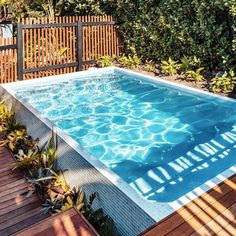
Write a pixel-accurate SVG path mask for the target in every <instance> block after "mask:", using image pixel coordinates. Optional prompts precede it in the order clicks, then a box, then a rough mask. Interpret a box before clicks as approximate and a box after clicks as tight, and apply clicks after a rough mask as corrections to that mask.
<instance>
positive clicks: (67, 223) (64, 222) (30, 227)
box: [0, 148, 98, 236]
mask: <svg viewBox="0 0 236 236" xmlns="http://www.w3.org/2000/svg"><path fill="white" fill-rule="evenodd" d="M14 162H15V160H14V158H13V157H12V155H11V153H10V152H9V151H8V149H7V148H0V236H8V235H12V234H15V235H24V236H27V235H30V236H32V235H38V236H40V235H43V236H53V235H60V236H61V235H63V236H66V235H68V236H69V235H70V236H77V235H78V236H97V235H98V234H97V233H96V232H95V230H94V229H93V228H92V226H91V225H90V224H89V223H88V222H87V220H86V219H85V218H84V217H83V216H82V215H81V213H79V212H77V211H76V210H75V209H74V208H72V209H70V210H68V211H65V212H63V213H60V214H57V215H53V216H50V215H49V214H48V215H45V214H43V213H42V212H41V209H42V207H41V201H40V200H39V198H38V197H37V196H36V195H35V194H33V195H32V196H31V197H29V198H26V194H27V192H28V186H27V183H26V181H25V178H24V177H23V174H22V173H21V172H20V171H12V170H11V166H10V164H12V163H14Z"/></svg>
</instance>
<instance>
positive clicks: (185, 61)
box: [180, 56, 200, 72]
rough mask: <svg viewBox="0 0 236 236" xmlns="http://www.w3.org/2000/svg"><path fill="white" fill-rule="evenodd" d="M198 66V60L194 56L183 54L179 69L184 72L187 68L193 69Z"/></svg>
mask: <svg viewBox="0 0 236 236" xmlns="http://www.w3.org/2000/svg"><path fill="white" fill-rule="evenodd" d="M199 66H200V60H199V59H198V58H197V57H196V56H193V57H187V56H183V57H182V59H181V64H180V70H181V72H186V71H189V70H195V69H197V68H198V67H199Z"/></svg>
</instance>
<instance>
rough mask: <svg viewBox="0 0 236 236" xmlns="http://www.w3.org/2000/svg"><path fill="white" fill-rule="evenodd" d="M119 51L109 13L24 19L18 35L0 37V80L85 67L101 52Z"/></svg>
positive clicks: (10, 80) (116, 53)
mask: <svg viewBox="0 0 236 236" xmlns="http://www.w3.org/2000/svg"><path fill="white" fill-rule="evenodd" d="M13 41H14V42H13ZM16 42H17V44H16ZM119 54H120V41H119V35H118V32H117V30H116V28H115V20H114V18H113V17H111V16H73V17H55V18H29V19H23V20H22V21H21V22H19V23H18V29H17V38H14V40H12V42H10V40H9V42H8V43H2V42H1V41H0V66H1V72H0V76H1V79H0V83H6V82H12V81H16V80H22V79H33V78H38V77H44V76H49V75H56V74H63V73H69V72H74V71H77V70H85V69H88V68H89V67H90V66H92V65H94V64H95V63H96V60H97V59H98V58H99V57H101V56H105V55H109V56H113V55H115V56H119ZM6 55H8V56H7V57H6ZM13 55H14V58H11V57H13ZM3 56H4V57H3ZM1 59H2V60H1ZM16 66H17V67H16ZM9 68H10V69H9ZM17 68H18V69H17ZM9 71H12V72H11V76H9Z"/></svg>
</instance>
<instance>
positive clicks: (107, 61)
mask: <svg viewBox="0 0 236 236" xmlns="http://www.w3.org/2000/svg"><path fill="white" fill-rule="evenodd" d="M97 65H98V67H108V66H114V62H113V58H112V57H110V56H102V57H100V58H99V59H98V60H97Z"/></svg>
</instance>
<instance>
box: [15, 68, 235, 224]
mask: <svg viewBox="0 0 236 236" xmlns="http://www.w3.org/2000/svg"><path fill="white" fill-rule="evenodd" d="M27 82H28V81H27ZM11 89H12V90H14V93H15V94H16V95H17V96H18V97H19V98H20V99H22V100H23V101H25V102H27V103H28V104H30V105H31V106H32V107H34V108H35V109H37V110H38V111H39V112H40V113H41V114H43V116H44V117H46V118H48V119H49V120H50V121H51V122H53V123H54V124H55V125H56V126H57V127H59V128H60V129H61V130H63V131H64V132H66V133H67V134H68V135H70V136H71V137H72V138H73V139H74V140H75V141H76V142H78V143H79V144H80V146H82V147H83V148H84V149H86V150H87V151H88V152H89V153H90V154H92V155H93V156H94V157H95V158H96V159H98V160H99V161H100V162H102V163H103V164H104V165H105V166H106V167H107V168H109V169H110V170H112V171H113V172H114V173H115V174H116V175H118V176H119V177H120V178H121V179H122V180H124V181H125V182H126V183H128V184H129V185H130V186H131V187H132V188H133V189H134V190H135V191H136V192H137V193H138V194H139V195H140V196H141V198H143V199H145V201H148V202H149V203H148V207H150V206H155V204H157V206H158V207H160V206H162V207H163V204H164V205H165V203H168V204H169V205H171V204H172V205H171V206H172V207H173V206H176V202H178V201H179V199H180V198H181V197H184V196H186V194H188V193H190V192H193V191H194V190H196V189H197V188H199V187H201V186H203V185H204V184H206V183H207V182H209V181H212V180H213V179H214V178H216V177H217V176H218V175H220V174H222V173H225V176H226V177H227V176H228V175H230V174H232V172H233V171H234V169H233V171H232V168H234V167H235V165H236V158H235V157H236V102H235V101H233V100H230V99H226V98H221V97H218V96H212V95H209V94H207V93H202V92H198V91H196V90H193V89H186V88H184V87H179V86H177V85H173V84H172V83H168V82H163V81H160V80H158V79H152V78H150V77H146V76H143V75H140V74H137V73H133V72H127V71H125V70H122V69H116V68H115V69H114V68H110V69H109V68H108V69H103V70H102V73H99V70H95V71H94V72H91V73H89V74H84V75H83V76H78V77H77V78H76V77H74V78H70V77H68V78H62V79H59V80H56V79H51V80H45V82H44V81H43V80H40V82H36V83H33V82H28V85H27V84H26V86H24V87H22V86H18V85H16V84H14V85H12V87H11ZM230 169H231V172H229V173H227V172H228V171H229V170H230ZM226 173H227V174H226ZM213 182H214V181H213ZM215 183H216V181H215ZM208 187H210V186H208ZM203 189H204V188H203ZM205 190H207V188H205ZM183 203H186V202H185V201H184V202H183ZM153 204H154V205H153ZM164 208H165V214H163V216H162V215H161V213H160V212H159V216H158V217H159V219H161V218H163V217H164V216H166V214H167V213H171V210H170V208H168V207H164ZM167 208H168V209H169V210H166V209H167ZM155 214H157V213H155Z"/></svg>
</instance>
